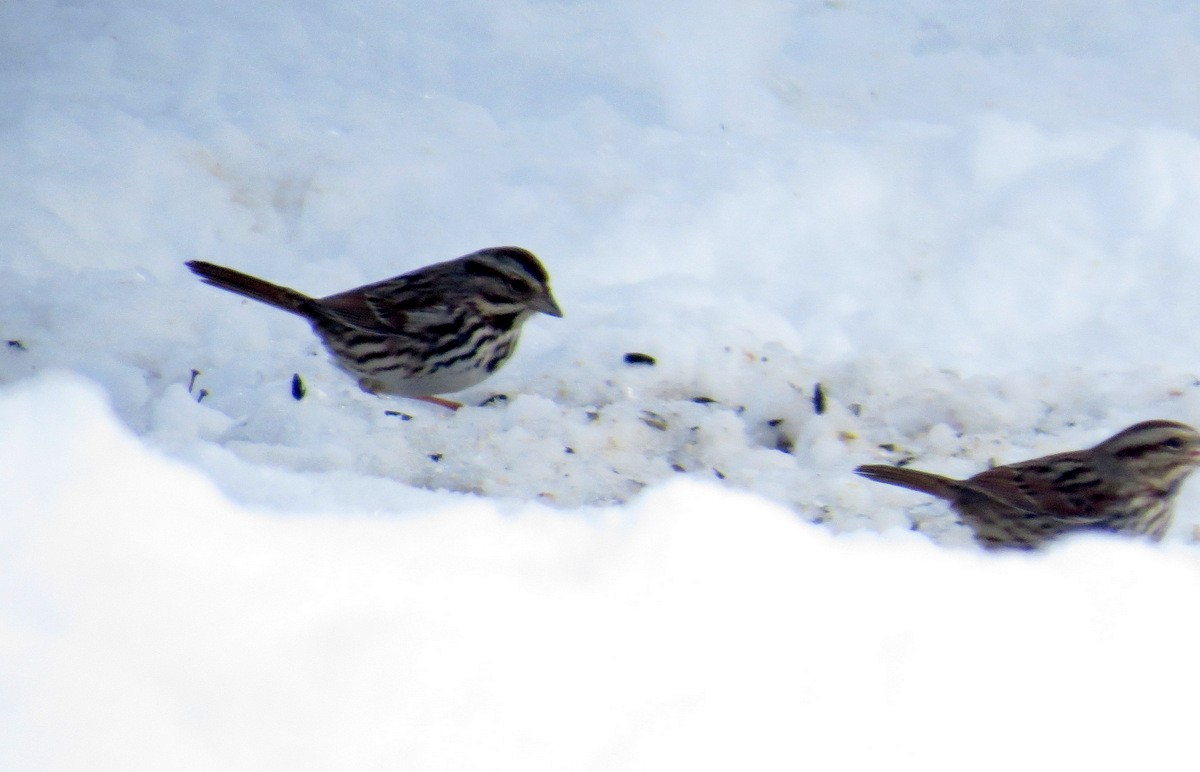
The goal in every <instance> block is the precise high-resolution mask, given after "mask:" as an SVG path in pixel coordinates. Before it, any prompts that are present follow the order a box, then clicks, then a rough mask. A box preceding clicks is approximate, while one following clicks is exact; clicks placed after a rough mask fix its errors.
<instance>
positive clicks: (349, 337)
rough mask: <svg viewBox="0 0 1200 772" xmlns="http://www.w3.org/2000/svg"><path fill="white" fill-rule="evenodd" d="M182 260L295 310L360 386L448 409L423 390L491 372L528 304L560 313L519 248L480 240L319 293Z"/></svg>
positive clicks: (543, 278)
mask: <svg viewBox="0 0 1200 772" xmlns="http://www.w3.org/2000/svg"><path fill="white" fill-rule="evenodd" d="M187 267H188V268H190V269H191V271H192V272H193V273H195V274H196V275H197V276H199V277H200V278H202V279H203V280H204V282H205V283H206V284H211V285H213V286H214V287H220V288H221V289H225V290H229V291H230V292H236V293H237V294H239V295H243V296H245V297H248V298H250V299H252V300H257V301H260V302H262V303H266V304H268V305H272V306H275V307H276V308H282V309H283V310H284V311H290V312H292V313H293V314H296V315H298V316H303V317H304V318H305V319H307V320H308V321H309V322H310V323H311V324H312V328H313V331H314V332H315V333H316V334H317V336H318V337H320V338H321V342H322V343H324V344H325V348H326V349H328V351H329V353H330V354H331V355H332V356H333V359H334V361H335V362H336V364H337V365H338V366H339V367H340V368H342V369H343V370H345V371H346V372H348V373H350V374H351V375H353V376H355V377H356V378H357V379H358V385H359V387H360V388H362V390H363V391H366V392H370V393H372V394H376V393H383V394H397V395H400V396H403V397H414V398H416V399H422V400H425V401H427V402H433V403H436V404H439V405H444V406H445V407H450V408H458V407H461V405H460V404H459V403H457V402H451V401H450V400H445V399H440V398H438V397H435V396H432V395H434V394H444V393H448V392H454V391H461V390H462V389H466V388H469V387H471V386H474V385H475V384H477V383H479V382H480V381H482V380H484V379H485V378H487V377H488V376H489V375H491V374H492V373H493V372H495V370H496V369H497V368H498V367H500V366H501V365H502V364H504V362H505V361H507V360H508V358H509V357H510V356H512V353H513V351H514V350H515V349H516V346H517V338H518V337H519V336H520V334H521V325H522V324H523V323H524V322H525V320H526V319H528V318H529V317H530V316H532V315H533V314H534V313H536V312H539V311H540V312H541V313H543V314H549V315H550V316H562V311H561V310H559V307H558V303H556V302H555V300H554V296H553V295H551V294H550V285H549V283H548V282H549V277H548V276H547V274H546V269H545V268H543V267H542V264H541V263H540V262H538V259H537V258H536V257H534V256H533V254H532V253H531V252H528V251H526V250H524V249H521V248H519V247H493V248H490V249H481V250H479V251H478V252H472V253H471V254H469V255H464V256H463V257H459V258H456V259H454V260H447V261H446V262H444V263H436V264H434V265H429V266H426V267H424V268H418V269H417V270H415V271H410V272H408V273H406V274H403V275H401V276H397V277H395V278H392V279H385V280H383V281H380V282H376V283H374V284H367V285H365V286H362V287H358V288H356V289H352V290H347V291H345V292H339V293H338V294H336V295H330V296H329V297H324V298H311V297H309V296H308V295H304V294H302V293H300V292H297V291H296V290H293V289H289V288H287V287H281V286H279V285H277V284H272V283H270V282H268V281H264V280H262V279H259V278H256V277H254V276H249V275H247V274H244V273H241V272H240V271H235V270H233V269H232V268H225V267H223V266H220V265H213V264H212V263H205V262H202V261H199V260H193V261H191V262H189V263H187Z"/></svg>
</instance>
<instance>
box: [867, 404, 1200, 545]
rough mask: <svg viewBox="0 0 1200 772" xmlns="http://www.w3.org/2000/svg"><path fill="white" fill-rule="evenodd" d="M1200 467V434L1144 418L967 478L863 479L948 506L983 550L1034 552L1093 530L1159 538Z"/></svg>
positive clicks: (912, 474)
mask: <svg viewBox="0 0 1200 772" xmlns="http://www.w3.org/2000/svg"><path fill="white" fill-rule="evenodd" d="M1197 465H1200V433H1198V432H1197V431H1196V430H1195V429H1193V428H1192V427H1190V426H1187V425H1185V424H1181V423H1176V422H1175V421H1145V422H1143V423H1140V424H1136V425H1134V426H1131V427H1129V428H1128V429H1125V430H1124V431H1122V432H1120V433H1119V434H1117V435H1115V436H1113V437H1110V438H1109V439H1107V440H1105V441H1104V442H1101V443H1100V444H1099V445H1097V446H1096V447H1094V448H1090V449H1088V450H1077V451H1072V452H1070V453H1058V454H1056V455H1053V456H1045V457H1044V458H1035V459H1033V460H1032V461H1022V462H1020V463H1017V464H1009V465H1007V466H998V467H995V468H993V469H989V470H987V471H986V472H982V473H980V474H977V475H975V476H974V477H971V478H969V479H967V480H955V479H952V478H949V477H943V476H941V475H937V474H932V473H930V472H920V471H917V470H916V469H905V468H903V467H894V466H881V465H876V464H871V465H867V466H860V467H858V469H857V470H855V471H857V472H858V474H860V475H862V476H863V477H866V478H869V479H871V480H878V481H879V482H884V483H889V484H891V485H899V486H901V487H903V488H910V489H912V490H914V491H920V492H922V493H928V494H931V495H933V496H937V497H938V498H940V499H945V500H946V501H948V502H950V506H952V507H953V508H954V509H955V510H956V511H957V512H958V514H959V515H961V516H962V521H963V522H964V523H965V524H966V525H968V526H970V528H971V529H972V530H973V531H974V532H975V539H976V541H978V542H979V543H980V544H981V545H982V546H984V547H986V548H989V549H994V548H998V547H1017V548H1023V549H1032V548H1034V547H1038V546H1041V545H1042V544H1043V543H1044V542H1045V541H1047V540H1049V539H1053V538H1055V537H1057V536H1061V535H1062V534H1065V533H1069V532H1074V531H1084V530H1095V531H1111V532H1115V533H1122V534H1130V535H1135V536H1136V535H1149V536H1150V537H1151V538H1152V539H1154V540H1155V541H1157V540H1159V539H1161V538H1162V537H1163V534H1164V533H1166V531H1167V527H1168V526H1169V525H1170V524H1171V514H1172V511H1171V510H1172V506H1173V505H1174V500H1175V494H1176V493H1177V492H1178V491H1179V487H1180V485H1181V484H1182V483H1183V481H1184V479H1185V478H1186V477H1187V476H1188V475H1189V474H1191V472H1192V470H1193V469H1195V468H1196V466H1197Z"/></svg>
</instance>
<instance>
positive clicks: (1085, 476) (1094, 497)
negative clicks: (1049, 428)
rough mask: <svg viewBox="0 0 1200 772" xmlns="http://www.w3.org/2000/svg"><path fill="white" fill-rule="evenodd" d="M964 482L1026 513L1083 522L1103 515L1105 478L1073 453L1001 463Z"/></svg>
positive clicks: (1101, 517)
mask: <svg viewBox="0 0 1200 772" xmlns="http://www.w3.org/2000/svg"><path fill="white" fill-rule="evenodd" d="M962 484H963V486H964V487H966V488H969V489H970V490H972V491H974V492H975V493H979V494H983V495H985V496H987V497H988V498H990V499H992V500H993V501H997V502H999V503H1001V504H1003V505H1004V506H1006V507H1011V508H1012V509H1014V510H1017V511H1018V512H1022V513H1030V514H1039V515H1042V516H1045V517H1050V518H1053V519H1055V520H1059V521H1061V522H1064V523H1075V524H1080V525H1083V524H1088V523H1095V522H1099V521H1100V520H1102V519H1103V515H1102V514H1101V513H1100V510H1101V505H1102V503H1103V499H1104V495H1103V493H1102V489H1103V485H1102V482H1101V480H1100V479H1099V478H1098V477H1097V476H1096V474H1095V472H1094V471H1092V470H1091V467H1088V466H1086V465H1081V464H1080V463H1079V461H1078V459H1077V458H1076V457H1075V456H1074V455H1073V454H1068V453H1063V454H1060V455H1058V456H1047V457H1045V458H1039V459H1034V460H1033V461H1025V462H1022V463H1019V464H1011V465H1009V466H998V467H996V468H995V469H989V470H988V471H986V472H982V473H980V474H977V475H975V476H974V477H972V478H970V479H969V480H964V481H963V483H962Z"/></svg>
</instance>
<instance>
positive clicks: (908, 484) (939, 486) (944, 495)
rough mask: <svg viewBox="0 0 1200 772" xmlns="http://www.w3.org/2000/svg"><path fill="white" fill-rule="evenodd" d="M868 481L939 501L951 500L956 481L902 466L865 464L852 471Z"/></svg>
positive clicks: (953, 495)
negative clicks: (929, 496) (917, 492)
mask: <svg viewBox="0 0 1200 772" xmlns="http://www.w3.org/2000/svg"><path fill="white" fill-rule="evenodd" d="M854 471H855V472H857V473H858V474H860V475H862V476H863V477H866V478H867V479H868V480H875V481H876V482H881V483H887V484H888V485H899V486H900V487H901V488H908V489H909V490H914V491H920V492H921V493H928V494H929V495H931V496H937V497H938V498H939V499H948V500H953V499H954V497H955V491H956V486H957V484H958V481H957V480H953V479H951V478H949V477H943V476H941V475H940V474H933V473H932V472H922V471H920V470H918V469H907V468H905V467H902V466H884V465H882V464H867V465H866V466H860V467H859V468H858V469H855V470H854Z"/></svg>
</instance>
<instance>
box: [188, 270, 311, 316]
mask: <svg viewBox="0 0 1200 772" xmlns="http://www.w3.org/2000/svg"><path fill="white" fill-rule="evenodd" d="M186 265H187V267H188V268H189V269H190V270H191V272H192V273H194V274H196V275H197V276H199V277H200V278H201V279H203V280H204V283H205V284H211V285H212V286H214V287H220V288H221V289H223V290H229V291H230V292H236V293H237V294H239V295H241V296H243V297H247V298H250V299H251V300H257V301H258V302H260V303H266V304H267V305H269V306H275V307H276V308H282V309H283V310H284V311H290V312H292V313H293V314H299V315H300V316H305V312H304V310H302V309H305V308H307V307H308V306H309V305H311V303H312V300H313V299H312V298H310V297H309V296H308V295H305V294H304V293H302V292H297V291H296V290H294V289H289V288H288V287H281V286H279V285H278V284H272V283H271V282H269V281H264V280H263V279H259V278H258V277H256V276H251V275H249V274H246V273H242V272H241V271H235V270H233V269H232V268H226V267H225V266H222V265H214V264H213V263H206V262H204V261H202V260H192V261H190V262H188V263H186Z"/></svg>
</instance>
